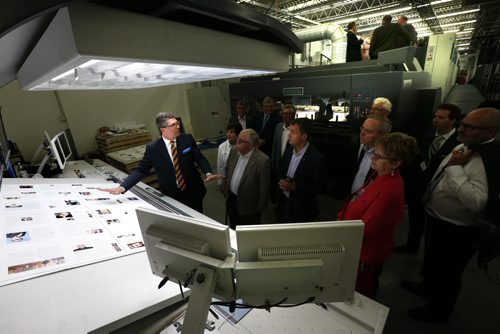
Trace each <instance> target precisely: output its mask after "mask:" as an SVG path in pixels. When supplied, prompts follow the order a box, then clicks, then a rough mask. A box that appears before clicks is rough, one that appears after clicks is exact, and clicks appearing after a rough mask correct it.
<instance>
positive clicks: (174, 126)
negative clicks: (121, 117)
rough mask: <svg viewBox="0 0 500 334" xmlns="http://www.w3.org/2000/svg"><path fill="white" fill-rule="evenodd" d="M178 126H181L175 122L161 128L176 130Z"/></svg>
mask: <svg viewBox="0 0 500 334" xmlns="http://www.w3.org/2000/svg"><path fill="white" fill-rule="evenodd" d="M180 126H181V123H180V122H175V123H172V124H170V125H165V126H162V128H177V127H180Z"/></svg>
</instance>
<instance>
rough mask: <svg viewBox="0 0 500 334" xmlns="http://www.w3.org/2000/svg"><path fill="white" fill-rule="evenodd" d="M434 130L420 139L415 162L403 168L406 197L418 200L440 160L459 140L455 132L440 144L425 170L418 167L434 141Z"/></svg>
mask: <svg viewBox="0 0 500 334" xmlns="http://www.w3.org/2000/svg"><path fill="white" fill-rule="evenodd" d="M434 135H435V132H434V131H433V132H432V133H428V134H427V135H425V136H424V137H423V138H422V140H421V141H420V143H419V144H420V145H419V148H420V155H419V157H418V159H415V162H414V163H413V164H412V165H410V166H408V167H407V168H405V169H403V173H402V176H403V179H404V181H405V192H406V197H407V198H416V200H418V201H420V199H421V198H422V196H423V195H424V193H425V190H426V188H427V184H428V183H429V182H430V180H431V179H432V177H433V176H434V174H435V173H436V170H437V168H438V167H439V165H440V164H441V161H442V160H443V159H444V158H445V157H446V156H447V155H448V154H449V153H450V152H451V151H452V150H453V149H454V148H455V147H456V146H457V145H458V144H460V142H459V141H458V139H457V132H455V133H454V134H453V135H452V136H450V137H449V138H448V139H447V140H446V141H445V142H444V143H443V145H441V147H440V148H439V150H438V151H437V152H436V154H434V157H433V158H432V159H431V160H430V161H429V162H428V166H427V168H426V169H425V170H422V169H421V168H420V165H421V164H422V162H427V160H428V155H429V149H430V147H431V145H432V142H433V141H434Z"/></svg>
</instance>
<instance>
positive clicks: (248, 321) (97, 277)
mask: <svg viewBox="0 0 500 334" xmlns="http://www.w3.org/2000/svg"><path fill="white" fill-rule="evenodd" d="M126 176H127V175H126V174H125V173H123V172H121V171H119V170H117V169H116V168H114V167H112V166H110V165H108V164H106V163H104V162H103V161H101V160H98V159H95V160H92V161H89V162H86V161H81V160H80V161H69V162H68V164H67V166H66V167H65V168H64V170H63V171H62V174H61V175H60V176H59V177H57V178H50V179H43V178H39V179H22V178H18V179H4V180H3V182H4V184H24V183H26V182H28V180H29V183H33V184H49V183H50V184H54V183H61V184H63V183H64V184H71V183H75V182H78V183H83V184H89V185H91V184H93V183H97V184H98V183H102V182H103V181H105V180H108V181H110V179H112V180H114V181H115V182H119V181H120V180H121V179H123V178H125V177H126ZM23 182H24V183H23ZM110 186H113V185H112V184H111V185H110ZM131 192H133V193H134V194H135V195H137V196H139V197H141V198H142V199H143V200H145V201H147V202H148V203H149V204H152V205H153V206H155V207H156V208H158V209H160V210H163V211H167V212H172V213H175V214H179V215H187V216H191V217H193V218H195V219H200V220H203V221H208V222H215V221H214V220H212V219H210V218H209V217H207V216H205V215H203V214H201V213H199V212H197V211H194V210H192V209H191V208H189V207H187V206H185V205H183V204H182V203H179V202H177V201H175V200H174V199H172V198H170V197H167V196H164V195H162V194H161V193H159V192H158V191H157V190H155V189H153V188H151V187H150V186H148V185H147V184H144V183H142V182H140V183H139V184H137V185H136V186H135V187H134V188H133V189H132V190H131ZM231 247H233V249H237V246H236V244H235V234H234V231H233V232H232V233H231ZM160 281H161V278H160V277H157V276H155V275H153V274H152V273H151V268H150V266H149V261H148V255H147V254H146V252H139V253H135V254H130V255H127V256H123V257H118V258H114V259H110V260H105V261H101V262H97V263H93V264H89V265H84V266H79V267H76V268H72V269H69V270H63V271H59V272H54V273H51V274H48V275H43V276H39V277H35V278H32V279H28V280H24V281H20V282H16V283H12V284H8V285H4V286H2V287H0V295H1V296H2V298H0V312H1V314H2V317H0V328H1V330H2V332H4V333H35V332H39V333H54V334H57V333H61V334H65V333H92V334H101V333H111V332H112V333H160V332H161V333H177V332H178V330H175V329H173V326H171V327H169V328H168V329H166V330H163V331H162V329H164V328H165V327H166V326H167V325H168V324H171V323H173V322H174V320H177V319H179V317H180V316H181V315H182V313H183V312H184V311H185V310H186V303H185V301H184V300H183V297H187V296H189V295H190V291H189V290H185V291H184V295H181V293H180V290H179V286H178V285H177V284H175V283H173V282H170V281H169V282H167V283H166V284H165V285H164V286H163V287H162V288H161V289H158V288H157V287H158V285H159V283H160ZM388 312H389V309H388V308H387V307H385V306H383V305H381V304H378V303H377V302H375V301H373V300H371V299H368V298H366V297H364V296H362V295H360V294H358V293H355V295H354V299H353V300H352V301H350V302H342V303H328V304H327V305H326V306H325V307H321V306H318V305H316V304H306V305H302V306H299V307H295V308H286V309H279V308H277V309H274V308H273V309H272V310H271V312H268V311H267V310H264V309H261V310H257V309H254V310H252V311H251V312H249V313H248V314H246V315H245V316H244V317H243V318H242V319H241V320H239V322H237V323H235V322H234V319H232V318H231V314H224V313H222V315H223V316H220V315H219V318H215V317H214V316H213V315H209V318H208V320H209V323H210V326H208V327H207V329H206V330H205V333H259V334H262V333H273V334H275V333H290V332H302V331H304V330H306V329H307V331H308V332H310V333H324V332H332V331H338V332H342V333H358V334H364V333H382V330H383V327H384V324H385V321H386V318H387V315H388ZM207 324H208V323H207Z"/></svg>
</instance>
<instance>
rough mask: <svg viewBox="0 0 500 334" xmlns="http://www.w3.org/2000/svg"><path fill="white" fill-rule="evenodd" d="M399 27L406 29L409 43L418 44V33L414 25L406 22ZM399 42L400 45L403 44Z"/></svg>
mask: <svg viewBox="0 0 500 334" xmlns="http://www.w3.org/2000/svg"><path fill="white" fill-rule="evenodd" d="M401 28H402V29H403V30H404V31H406V33H407V34H408V36H410V41H411V43H413V45H417V44H418V37H417V36H418V33H417V31H416V30H415V27H413V25H411V24H409V23H407V24H404V25H402V26H401ZM401 43H402V46H405V45H404V42H403V41H402V42H401Z"/></svg>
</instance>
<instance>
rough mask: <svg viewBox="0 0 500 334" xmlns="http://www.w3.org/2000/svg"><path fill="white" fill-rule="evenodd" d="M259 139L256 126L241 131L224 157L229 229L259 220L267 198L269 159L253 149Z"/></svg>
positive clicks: (269, 170)
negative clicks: (225, 157) (225, 158)
mask: <svg viewBox="0 0 500 334" xmlns="http://www.w3.org/2000/svg"><path fill="white" fill-rule="evenodd" d="M258 140H259V135H258V134H257V132H255V130H253V129H245V130H243V131H241V132H240V134H239V135H238V141H237V142H236V147H235V148H233V149H232V150H231V152H230V153H229V157H228V159H227V164H226V179H225V182H224V190H225V194H226V198H227V201H226V211H227V214H228V216H229V223H230V226H231V228H232V229H235V228H236V226H237V225H253V224H260V219H261V216H262V212H263V211H264V209H265V208H266V206H267V202H268V200H269V186H270V179H271V176H270V173H271V163H270V160H269V157H268V156H267V155H265V154H264V153H262V151H260V150H258V149H256V144H257V142H258Z"/></svg>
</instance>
